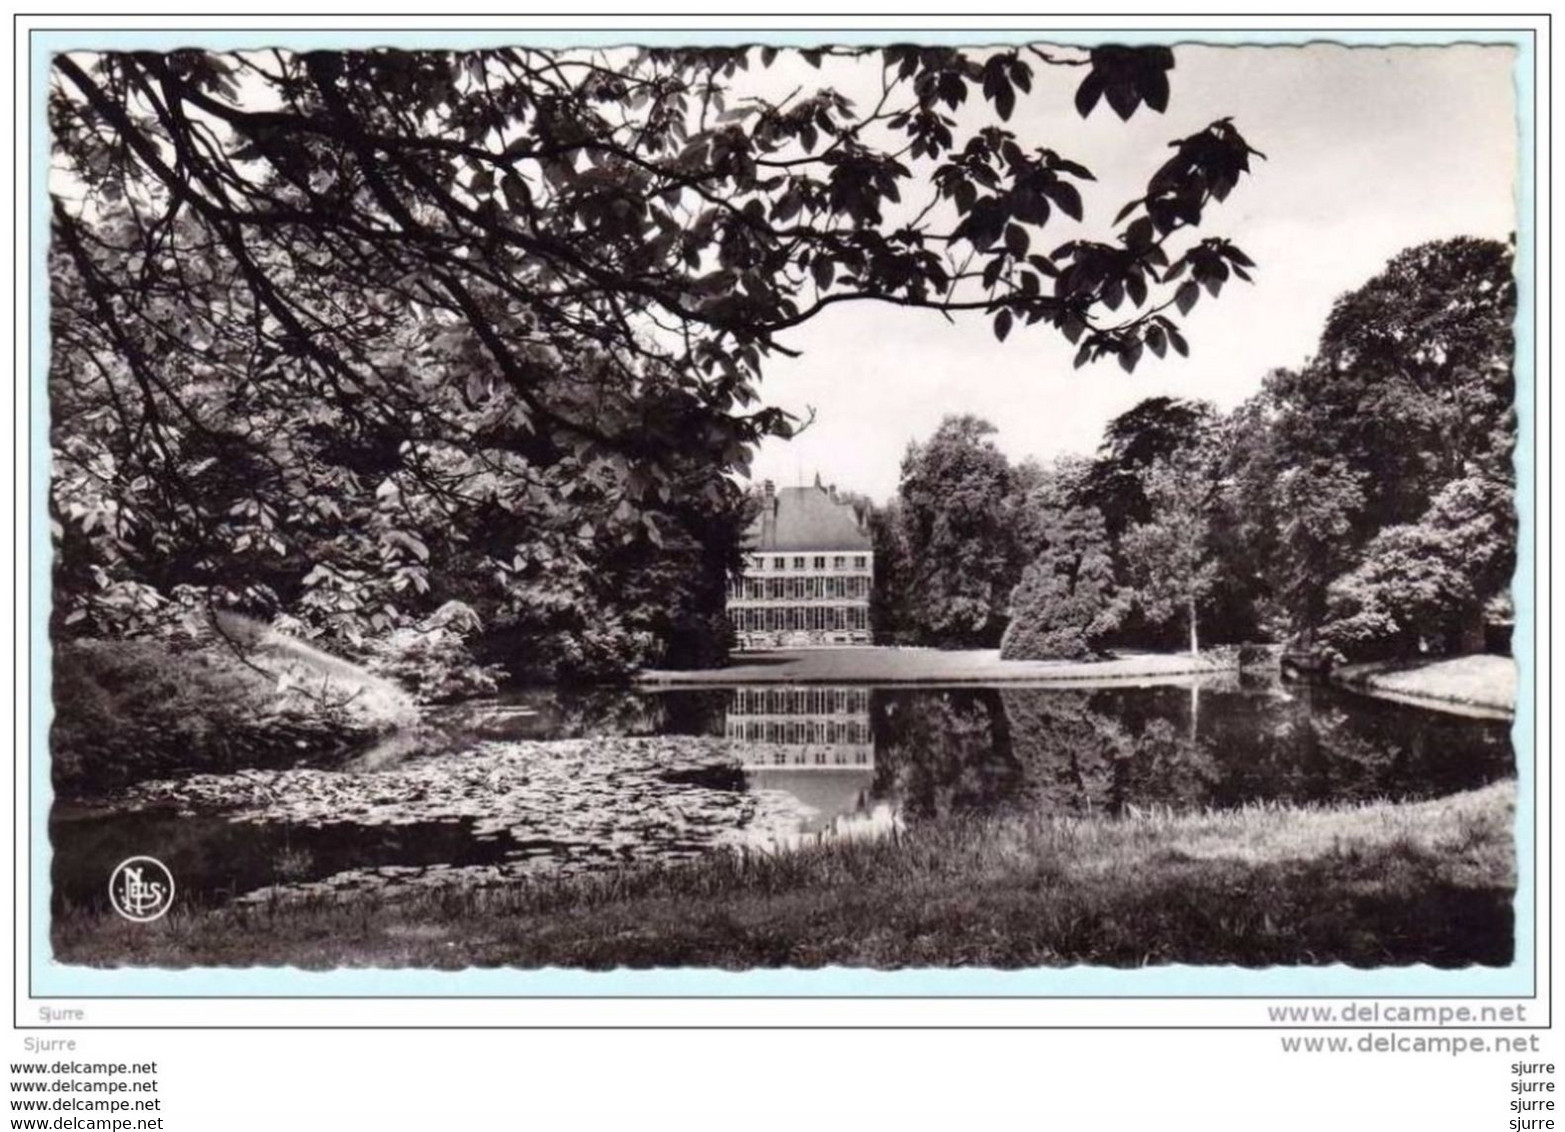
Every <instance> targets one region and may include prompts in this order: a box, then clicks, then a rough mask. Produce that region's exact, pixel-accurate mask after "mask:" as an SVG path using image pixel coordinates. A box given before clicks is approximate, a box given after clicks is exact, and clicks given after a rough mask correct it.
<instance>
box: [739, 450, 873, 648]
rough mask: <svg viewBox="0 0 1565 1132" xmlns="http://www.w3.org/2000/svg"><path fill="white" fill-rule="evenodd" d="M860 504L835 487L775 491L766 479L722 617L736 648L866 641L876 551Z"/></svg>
mask: <svg viewBox="0 0 1565 1132" xmlns="http://www.w3.org/2000/svg"><path fill="white" fill-rule="evenodd" d="M866 519H867V515H866V513H865V510H864V509H863V507H862V506H859V507H855V506H854V504H853V503H851V502H849V501H848V500H846V499H840V498H838V496H837V490H836V487H835V486H832V487H822V486H821V482H820V478H819V477H816V480H815V485H814V486H813V487H785V488H780V489H779V488H776V487H774V486H773V485H772V483H771V481H770V480H768V481H767V482H766V484H765V486H764V488H763V494H762V496H761V511H760V514H758V515H757V516H756V517H755V520H754V522H752V523H751V525H750V529H749V531H748V533H747V536H746V543H745V570H744V573H743V574H742V575H741V576H740V577H737V578H733V579H731V580H730V581H729V587H728V619H729V623H730V624H731V625H732V626H733V631H734V637H735V639H736V641H737V643H738V645H739V647H740V648H741V649H768V648H802V647H810V646H819V645H867V644H871V643H873V642H872V640H871V636H870V628H869V598H870V587H871V585H872V582H873V578H874V567H875V555H874V551H873V549H872V544H871V542H870V535H869V528H868V527H867V525H866Z"/></svg>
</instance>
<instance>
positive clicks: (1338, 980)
mask: <svg viewBox="0 0 1565 1132" xmlns="http://www.w3.org/2000/svg"><path fill="white" fill-rule="evenodd" d="M1018 23H1019V24H1020V23H1021V21H1018ZM1024 39H1026V40H1032V41H1043V40H1048V41H1050V42H1055V43H1088V44H1090V43H1099V42H1104V41H1113V42H1118V43H1169V44H1177V43H1193V42H1200V43H1225V44H1235V45H1238V44H1277V45H1282V44H1294V45H1297V44H1303V43H1309V42H1321V41H1326V42H1333V43H1343V44H1351V45H1360V46H1384V45H1392V44H1425V45H1438V44H1447V43H1458V42H1460V43H1488V44H1510V45H1512V46H1514V47H1516V48H1517V49H1518V52H1517V59H1516V91H1517V105H1518V111H1519V113H1518V122H1517V125H1518V133H1519V143H1520V147H1519V148H1520V156H1521V161H1520V168H1519V176H1518V189H1517V217H1518V227H1517V260H1516V263H1517V275H1518V281H1519V284H1520V286H1519V291H1518V304H1517V327H1516V330H1517V333H1516V351H1517V353H1516V356H1517V373H1516V378H1517V381H1516V396H1517V414H1518V421H1519V430H1518V431H1519V436H1518V446H1517V453H1516V472H1517V486H1518V492H1517V507H1518V510H1519V512H1520V515H1521V520H1522V521H1521V536H1520V543H1519V547H1518V549H1519V565H1518V569H1517V574H1516V578H1515V582H1514V591H1513V592H1514V593H1515V595H1516V640H1515V652H1516V655H1517V658H1518V661H1519V663H1520V666H1521V673H1520V674H1521V680H1520V686H1519V689H1518V699H1517V714H1516V724H1515V727H1514V729H1513V732H1512V734H1513V737H1514V738H1515V741H1516V753H1517V761H1518V771H1519V784H1518V793H1517V820H1516V839H1517V847H1518V860H1519V872H1518V897H1517V901H1516V939H1517V947H1516V959H1515V963H1514V964H1513V965H1512V966H1511V967H1508V968H1504V969H1492V968H1473V969H1468V970H1460V971H1442V970H1436V969H1433V968H1429V967H1406V968H1382V969H1377V970H1359V969H1355V968H1349V967H1344V966H1336V967H1321V968H1292V967H1286V968H1284V967H1278V968H1269V969H1264V970H1250V969H1246V968H1238V967H1161V968H1150V969H1142V970H1133V971H1122V970H1115V969H1110V968H1093V967H1075V968H1065V969H1056V968H1047V969H1036V970H1027V971H994V970H955V971H937V970H931V971H886V972H875V971H857V970H849V969H844V968H828V969H824V970H817V971H753V972H745V973H729V972H718V971H704V970H682V969H681V970H658V971H632V970H619V971H612V972H586V971H570V970H562V969H548V970H541V971H509V970H476V969H475V970H468V971H462V972H438V971H413V970H397V971H390V970H343V971H334V972H325V973H317V972H306V971H299V970H294V969H281V968H250V969H242V970H240V969H205V970H196V971H164V970H129V969H126V970H97V969H92V968H85V967H67V966H63V965H60V964H56V963H55V962H54V961H53V960H52V959H42V960H39V961H38V962H36V963H35V967H34V969H33V971H32V972H31V976H32V981H31V986H32V992H33V994H34V995H36V996H39V997H61V998H68V997H75V996H92V995H98V996H127V997H208V996H300V997H318V996H385V995H397V996H420V997H460V996H475V997H476V996H566V997H575V996H581V997H596V996H607V995H613V996H685V995H690V996H723V997H738V996H790V995H808V996H822V997H847V996H863V995H868V996H942V997H965V996H1001V997H1013V996H1038V995H1041V996H1077V997H1083V996H1090V997H1099V996H1101V997H1184V996H1190V997H1197V996H1224V997H1229V996H1254V997H1257V998H1274V997H1279V996H1285V995H1289V996H1291V995H1332V996H1344V997H1360V998H1368V997H1377V998H1383V997H1390V996H1400V995H1416V996H1438V997H1453V996H1495V997H1508V998H1522V997H1528V996H1530V995H1532V994H1533V993H1534V981H1533V979H1534V959H1535V955H1534V945H1535V940H1536V933H1535V925H1534V922H1533V915H1534V910H1535V907H1536V903H1535V897H1534V893H1533V883H1534V878H1535V876H1536V873H1535V862H1534V860H1533V855H1532V848H1533V837H1534V823H1533V798H1534V792H1535V791H1534V786H1535V783H1534V777H1535V775H1534V763H1535V758H1536V751H1535V750H1534V749H1533V746H1532V744H1531V742H1530V736H1531V735H1532V733H1533V726H1534V703H1533V694H1534V688H1533V681H1534V675H1535V674H1534V665H1533V655H1534V649H1535V647H1536V634H1535V624H1534V612H1535V611H1534V606H1533V586H1534V572H1533V553H1534V541H1535V530H1534V515H1535V510H1534V508H1535V506H1536V500H1535V496H1534V490H1533V481H1532V476H1533V469H1534V466H1535V452H1534V431H1533V430H1534V427H1535V418H1534V383H1535V381H1536V372H1535V362H1536V359H1535V357H1534V349H1535V342H1536V336H1535V331H1534V327H1535V319H1536V296H1535V294H1534V287H1533V278H1534V270H1535V267H1536V262H1537V261H1536V244H1535V239H1536V233H1535V230H1534V219H1535V218H1534V178H1535V175H1536V171H1535V169H1534V167H1533V159H1534V145H1535V137H1536V124H1535V121H1534V115H1533V97H1534V85H1533V71H1534V67H1535V63H1536V60H1535V48H1534V40H1533V36H1532V35H1531V34H1529V33H1526V32H1521V33H1516V32H1505V31H1495V30H1481V31H1476V30H1475V31H1470V32H1469V31H1461V32H1451V31H1443V30H1442V31H1432V30H1389V31H1358V30H1334V29H1324V30H1318V29H1310V30H1297V31H1295V30H1259V31H1231V30H1221V29H1217V30H1204V29H1190V28H1181V29H1178V30H1169V31H1165V32H1157V31H1130V30H1122V29H1114V30H1111V31H1106V32H1091V31H1086V30H1081V29H1076V30H1069V31H1064V30H1050V29H1044V28H1037V27H1032V28H1024V27H1018V28H1016V29H1003V30H1000V29H983V30H930V29H907V30H896V29H888V28H874V29H869V30H851V31H850V30H845V29H837V28H832V29H824V30H820V31H809V30H797V29H790V30H781V31H770V30H763V29H754V28H749V29H713V30H708V29H700V30H665V29H657V30H638V29H634V28H615V29H601V30H600V29H591V30H545V29H529V30H517V29H504V30H488V31H478V30H462V31H417V30H406V29H403V30H388V31H380V30H374V29H351V30H341V31H309V30H288V31H279V30H263V31H228V30H216V31H206V30H198V31H181V30H155V31H153V30H128V31H116V32H112V33H110V32H103V31H81V30H70V31H33V32H31V33H30V43H29V48H30V51H29V59H30V63H31V68H32V69H31V74H30V78H31V92H32V102H31V111H32V113H31V119H30V121H31V131H32V133H31V138H30V143H31V144H30V153H31V161H32V167H31V170H30V173H31V182H30V184H31V190H32V191H31V213H30V217H29V219H30V229H29V231H30V236H31V268H32V271H31V281H32V294H33V296H35V302H34V303H33V306H32V309H31V334H32V339H31V340H32V343H33V345H32V355H31V362H32V365H31V373H30V378H31V410H32V415H31V421H30V427H31V434H30V439H31V451H30V455H31V461H30V465H29V468H30V473H31V483H30V487H31V504H32V522H31V525H30V527H29V531H28V537H29V547H30V550H31V560H30V561H31V573H30V577H29V584H30V587H31V618H32V620H31V626H30V642H31V674H32V684H31V687H32V689H33V697H32V708H33V710H32V713H31V733H30V739H31V741H30V748H31V751H30V755H31V770H32V796H31V807H32V808H31V813H32V829H33V831H34V838H33V858H32V884H31V889H32V903H31V924H30V926H31V941H32V955H33V956H34V957H35V960H36V959H38V957H46V956H49V955H50V950H49V940H48V922H49V860H50V847H49V842H48V838H47V836H46V835H45V831H46V830H47V814H48V813H49V807H50V804H51V802H52V800H53V792H52V790H51V789H50V782H49V759H48V734H49V724H50V719H51V715H52V712H51V705H50V697H49V640H48V621H49V607H50V596H49V588H50V550H49V546H50V543H49V530H48V509H47V487H48V482H49V448H48V435H49V422H48V397H47V369H48V361H47V359H48V346H47V343H48V331H49V327H48V311H47V304H46V302H44V301H43V300H42V299H40V298H38V297H40V296H47V295H48V293H49V292H48V274H47V264H46V251H47V248H48V241H49V215H48V207H47V199H48V196H47V179H48V158H49V145H48V128H47V121H46V116H45V92H46V79H47V74H48V61H49V57H50V56H51V55H52V54H54V53H56V52H60V51H72V50H82V51H86V50H104V49H113V50H133V49H134V50H148V51H164V50H169V49H172V48H175V47H189V46H200V47H207V48H213V49H222V50H243V49H247V48H259V47H272V46H282V47H290V48H298V49H343V48H354V47H359V48H363V47H426V48H446V49H460V48H478V47H491V46H499V45H503V44H508V43H510V44H515V43H525V44H529V45H537V46H561V47H566V46H609V45H613V44H625V43H638V44H650V45H654V46H676V45H686V46H688V45H691V44H693V43H697V42H700V43H704V44H711V45H732V44H739V43H754V42H757V41H760V40H765V41H766V42H769V43H777V44H786V45H794V46H802V45H811V44H818V43H827V42H831V43H847V44H874V43H886V42H894V41H897V40H903V41H908V40H917V41H919V42H925V43H942V44H949V45H975V44H984V43H1003V42H1016V41H1020V40H1024Z"/></svg>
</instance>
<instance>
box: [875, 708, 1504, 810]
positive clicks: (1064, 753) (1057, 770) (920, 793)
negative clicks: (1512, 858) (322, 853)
mask: <svg viewBox="0 0 1565 1132" xmlns="http://www.w3.org/2000/svg"><path fill="white" fill-rule="evenodd" d="M874 719H875V738H876V743H877V760H878V764H879V772H878V773H877V775H876V792H877V793H878V794H880V795H881V796H887V795H891V796H895V797H897V798H899V799H900V800H901V801H902V804H903V806H904V809H905V811H906V812H907V813H908V814H909V816H912V817H920V816H931V815H937V814H947V813H951V812H961V811H975V810H977V811H982V810H993V809H996V808H999V807H1001V806H1018V807H1027V808H1042V809H1045V810H1050V811H1056V812H1065V813H1075V814H1085V813H1105V812H1106V813H1121V812H1123V810H1124V809H1125V807H1127V806H1131V805H1134V806H1141V807H1147V806H1172V807H1174V808H1176V809H1194V808H1199V807H1203V806H1218V807H1229V806H1236V805H1242V804H1244V803H1247V802H1255V801H1262V800H1276V801H1291V802H1310V801H1319V802H1339V801H1361V800H1368V799H1374V798H1392V799H1415V798H1428V797H1437V796H1440V795H1442V794H1449V793H1452V792H1455V791H1458V790H1464V789H1470V788H1472V787H1475V786H1479V785H1482V784H1483V783H1485V782H1490V781H1493V780H1494V779H1496V778H1501V777H1504V776H1507V775H1509V774H1512V773H1514V771H1515V760H1514V758H1513V755H1512V752H1511V747H1510V741H1509V727H1508V725H1507V724H1505V723H1503V722H1494V721H1489V720H1481V719H1470V718H1466V717H1463V716H1457V715H1450V714H1446V713H1441V712H1433V711H1427V710H1424V709H1421V708H1414V707H1407V706H1404V705H1400V704H1393V703H1387V702H1384V701H1379V700H1371V699H1367V698H1365V697H1360V696H1355V695H1351V694H1349V693H1344V692H1341V691H1338V690H1335V689H1328V688H1304V689H1294V690H1288V691H1283V690H1280V689H1276V688H1269V689H1253V688H1250V689H1243V688H1239V687H1238V686H1229V687H1225V688H1222V689H1220V690H1203V691H1201V692H1200V694H1199V696H1198V697H1197V696H1193V695H1192V694H1191V690H1190V689H1188V688H1177V687H1167V688H1116V689H1096V690H1085V689H1083V690H1079V691H1078V690H1072V689H1053V688H1047V689H1046V688H1006V689H1001V690H996V689H980V690H966V689H964V690H943V691H928V690H919V691H912V690H907V691H894V692H893V691H885V692H880V693H877V695H876V697H875V705H874Z"/></svg>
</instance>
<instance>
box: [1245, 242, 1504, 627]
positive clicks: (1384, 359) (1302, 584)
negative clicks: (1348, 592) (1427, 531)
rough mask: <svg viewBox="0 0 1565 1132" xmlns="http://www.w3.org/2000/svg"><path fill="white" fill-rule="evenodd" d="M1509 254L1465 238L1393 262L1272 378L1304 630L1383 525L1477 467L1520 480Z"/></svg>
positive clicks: (1285, 593)
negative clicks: (1314, 343) (1514, 463)
mask: <svg viewBox="0 0 1565 1132" xmlns="http://www.w3.org/2000/svg"><path fill="white" fill-rule="evenodd" d="M1515 313H1516V284H1515V279H1514V276H1513V268H1512V253H1511V249H1510V248H1508V247H1506V246H1505V245H1504V244H1501V243H1498V242H1496V241H1493V240H1478V239H1472V238H1467V237H1463V238H1458V239H1453V240H1444V241H1438V242H1435V243H1429V244H1422V245H1419V246H1418V247H1414V248H1410V249H1408V250H1407V251H1405V252H1402V253H1401V254H1399V255H1397V256H1396V257H1394V258H1393V259H1392V260H1391V262H1390V263H1389V264H1388V265H1387V266H1386V269H1385V270H1384V271H1383V272H1381V273H1380V274H1379V275H1377V276H1376V277H1375V278H1373V279H1371V280H1370V281H1369V282H1368V283H1366V284H1365V285H1364V286H1363V287H1360V288H1358V289H1357V290H1355V291H1353V292H1351V293H1349V294H1347V295H1344V296H1343V297H1342V298H1340V299H1338V300H1337V302H1336V304H1335V305H1334V307H1333V308H1332V313H1331V316H1330V318H1329V319H1328V320H1327V323H1326V327H1325V329H1324V331H1323V332H1322V335H1321V343H1320V350H1319V352H1318V354H1317V355H1316V357H1315V358H1314V359H1313V360H1312V361H1311V362H1310V364H1309V365H1307V366H1305V367H1304V368H1303V369H1300V370H1297V371H1290V370H1279V371H1277V372H1275V373H1273V374H1272V375H1271V376H1270V377H1269V378H1268V379H1267V384H1266V392H1265V396H1266V398H1267V400H1268V402H1269V414H1270V417H1271V424H1270V436H1271V443H1272V445H1273V448H1274V452H1275V459H1276V465H1277V467H1278V468H1279V477H1278V486H1279V493H1278V495H1279V500H1280V502H1281V504H1282V510H1283V515H1284V520H1283V522H1284V532H1283V543H1284V544H1285V547H1286V550H1285V553H1284V555H1283V562H1282V573H1283V577H1282V579H1281V584H1280V585H1279V593H1280V594H1281V596H1282V598H1283V600H1284V603H1285V605H1286V607H1287V610H1288V612H1289V615H1290V617H1291V620H1292V622H1293V627H1294V628H1295V630H1308V629H1312V628H1315V627H1318V626H1319V625H1320V624H1321V622H1322V621H1323V619H1324V618H1325V616H1326V606H1327V600H1328V599H1327V590H1328V588H1329V587H1330V586H1331V584H1332V582H1333V581H1334V580H1335V579H1336V578H1338V577H1339V576H1340V575H1341V574H1343V573H1344V572H1345V571H1347V570H1349V569H1352V568H1353V567H1354V565H1355V564H1356V563H1357V562H1359V561H1360V557H1361V555H1362V554H1363V553H1364V552H1365V548H1366V545H1367V544H1368V543H1369V542H1370V540H1371V539H1373V538H1374V537H1375V536H1376V534H1377V533H1378V532H1380V531H1381V530H1383V529H1385V528H1388V527H1392V526H1402V525H1407V524H1413V523H1417V522H1419V521H1420V518H1421V516H1423V515H1424V513H1425V512H1426V510H1427V509H1428V508H1429V507H1430V505H1431V503H1432V501H1433V500H1434V499H1435V497H1436V496H1437V495H1439V493H1440V492H1441V491H1442V490H1443V489H1444V488H1445V487H1446V485H1448V484H1450V483H1452V482H1453V481H1455V480H1458V479H1461V478H1463V477H1465V476H1466V475H1468V469H1469V466H1470V465H1471V466H1476V468H1477V469H1479V471H1480V472H1481V474H1483V475H1485V476H1487V477H1489V478H1490V479H1491V480H1493V481H1495V482H1503V483H1511V482H1513V481H1514V475H1513V472H1512V470H1511V451H1512V447H1513V445H1514V440H1515V431H1516V421H1515V409H1514V404H1513V402H1514V396H1515V380H1514V376H1513V373H1512V366H1513V362H1514V353H1515V342H1514V334H1513V330H1512V323H1513V321H1514V319H1515Z"/></svg>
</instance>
